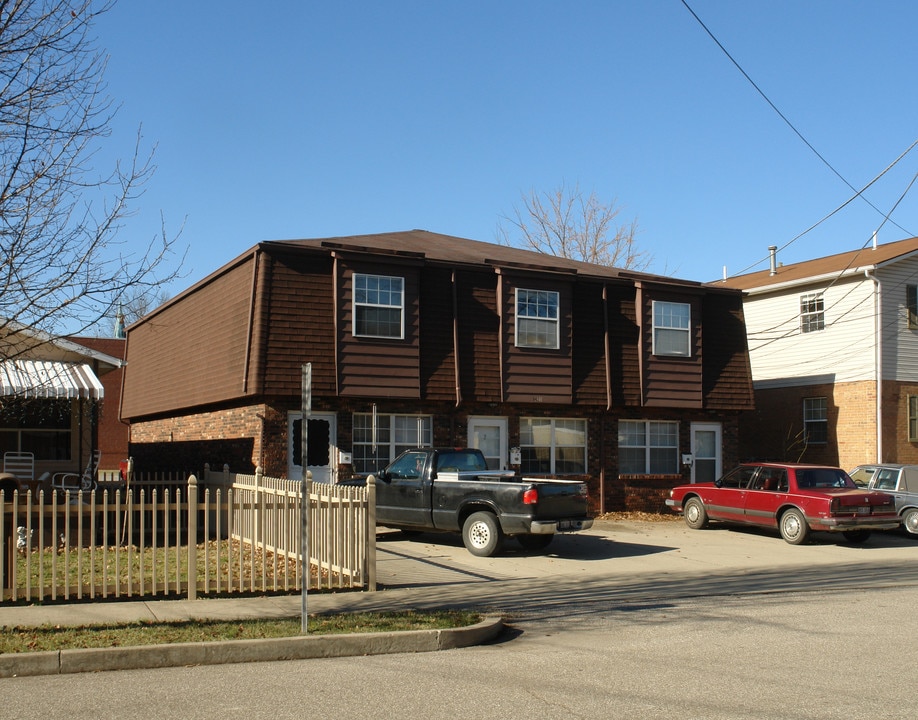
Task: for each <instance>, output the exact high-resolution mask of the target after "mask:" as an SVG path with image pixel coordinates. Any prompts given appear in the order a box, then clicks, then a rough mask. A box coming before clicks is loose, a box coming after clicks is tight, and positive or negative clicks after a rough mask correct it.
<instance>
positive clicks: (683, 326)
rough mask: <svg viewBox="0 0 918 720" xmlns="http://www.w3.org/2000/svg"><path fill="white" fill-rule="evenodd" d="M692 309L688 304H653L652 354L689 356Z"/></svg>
mask: <svg viewBox="0 0 918 720" xmlns="http://www.w3.org/2000/svg"><path fill="white" fill-rule="evenodd" d="M691 324H692V307H691V305H689V304H688V303H675V302H661V301H658V300H654V302H653V354H654V355H672V356H676V357H689V356H690V355H691V345H690V340H691V331H690V328H691Z"/></svg>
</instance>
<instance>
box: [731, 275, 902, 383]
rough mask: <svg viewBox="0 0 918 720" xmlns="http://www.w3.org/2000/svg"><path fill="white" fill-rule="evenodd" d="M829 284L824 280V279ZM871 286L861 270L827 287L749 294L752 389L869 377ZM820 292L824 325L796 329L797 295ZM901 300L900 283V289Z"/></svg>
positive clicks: (746, 308) (872, 350) (872, 354)
mask: <svg viewBox="0 0 918 720" xmlns="http://www.w3.org/2000/svg"><path fill="white" fill-rule="evenodd" d="M826 285H828V282H826ZM873 288H874V286H873V281H872V280H870V279H869V278H865V277H864V276H863V275H858V276H855V277H854V278H846V279H842V280H840V281H838V282H836V283H835V284H834V285H832V286H831V287H824V286H822V287H815V286H797V287H790V288H785V289H783V290H780V291H777V292H775V293H769V294H751V295H749V296H748V297H747V298H746V300H745V302H744V303H743V311H744V314H745V316H746V331H747V335H748V340H749V359H750V362H751V365H752V379H753V381H754V383H755V386H756V388H767V387H785V386H791V385H813V384H820V383H832V382H854V381H859V380H873V379H874V377H875V372H874V368H875V359H874V358H875V348H874V342H873V337H874V289H873ZM814 292H821V293H822V297H823V307H824V318H825V328H824V329H823V330H820V331H819V332H810V333H803V332H801V330H800V298H801V296H802V295H805V294H807V293H814ZM900 294H901V295H902V298H903V299H902V301H901V302H904V298H905V291H904V288H903V290H902V292H901V293H900Z"/></svg>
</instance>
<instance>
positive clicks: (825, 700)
mask: <svg viewBox="0 0 918 720" xmlns="http://www.w3.org/2000/svg"><path fill="white" fill-rule="evenodd" d="M435 540H436V541H437V542H434V541H435ZM379 552H380V577H381V578H385V581H384V582H385V585H386V589H385V590H382V591H380V592H378V593H337V594H334V595H328V596H323V595H315V596H314V597H312V598H310V603H311V605H312V606H313V609H314V610H316V611H321V610H322V609H323V608H322V607H320V606H324V607H326V608H328V609H338V610H343V609H348V608H354V609H371V608H374V607H379V608H383V607H387V608H391V607H434V606H436V607H443V606H466V607H479V608H482V609H486V610H491V611H499V612H501V613H502V614H503V615H504V616H505V617H506V618H507V620H508V623H509V629H508V631H507V632H506V633H505V634H504V635H503V636H502V637H501V638H499V639H498V640H497V641H496V642H493V643H490V644H486V645H482V646H478V647H471V648H464V649H458V650H449V651H444V652H432V653H423V654H394V655H379V656H372V657H351V658H335V659H315V660H301V661H286V662H260V663H249V664H245V665H224V666H201V667H183V668H165V669H159V670H130V671H121V672H116V673H90V674H80V675H70V676H63V675H59V676H52V677H31V678H29V677H27V678H9V679H4V680H0V690H2V692H3V698H4V702H3V704H2V706H0V717H4V718H5V717H9V718H33V717H34V718H39V717H41V718H47V717H64V716H66V717H72V718H94V719H100V720H101V719H104V718H114V717H120V716H123V715H124V714H125V712H130V713H131V714H137V715H140V716H143V717H147V718H174V717H183V718H188V719H189V720H191V719H194V718H212V717H220V718H237V717H238V718H243V717H244V718H269V717H270V718H275V719H276V718H288V717H290V718H294V717H304V716H324V717H329V718H353V717H377V718H390V717H391V718H395V717H398V718H401V719H403V720H404V719H410V718H425V720H426V719H431V718H456V717H463V716H469V715H470V714H473V713H474V714H475V715H486V716H490V717H503V718H544V717H552V718H554V717H608V718H659V717H687V718H718V719H719V718H827V719H831V720H834V719H835V718H849V719H851V718H900V717H903V716H905V715H907V714H909V713H910V708H911V705H912V703H913V688H912V684H911V683H910V682H907V681H905V682H903V681H901V678H900V679H899V681H896V680H895V678H894V675H895V674H896V673H897V672H898V673H900V674H904V676H905V677H908V676H909V673H910V672H911V668H914V667H915V666H916V665H918V651H916V649H915V648H914V643H913V641H912V639H913V638H914V637H915V636H916V631H918V619H916V617H915V613H913V612H912V611H911V608H912V605H913V604H914V599H915V592H916V586H918V570H916V567H918V563H916V562H915V559H916V553H918V542H915V541H913V540H911V539H910V538H907V537H905V536H903V535H901V534H882V535H877V536H875V537H873V538H871V540H869V541H868V542H867V543H866V544H864V545H861V546H852V545H849V544H847V543H846V542H845V541H844V540H843V539H841V538H836V537H835V536H830V535H819V534H817V535H816V536H815V537H814V541H813V542H812V543H809V544H807V545H804V546H800V547H797V546H790V545H788V544H786V543H784V542H783V541H782V540H781V539H780V537H778V535H777V533H776V532H766V531H757V530H756V531H750V530H742V529H727V528H725V527H715V528H712V529H709V530H705V531H690V530H688V529H687V528H686V527H685V526H684V524H682V523H681V522H670V523H609V522H600V523H598V524H597V527H595V528H594V529H593V530H591V531H589V532H588V533H582V534H579V535H571V536H566V537H562V538H559V539H558V540H557V542H556V544H555V545H553V546H552V548H551V552H550V553H548V554H546V555H526V554H525V553H523V552H522V551H516V550H515V549H514V548H513V546H512V544H511V545H508V548H507V551H506V552H505V553H504V554H503V555H501V556H500V557H496V558H475V557H473V556H471V555H469V554H468V553H467V552H466V551H465V550H464V548H462V547H461V545H460V544H459V543H458V541H457V540H454V539H450V538H446V537H436V538H435V537H433V536H422V537H421V538H419V539H416V540H411V541H408V540H404V539H402V538H401V537H400V536H398V535H396V534H388V533H384V534H382V535H381V536H380V545H379ZM275 601H276V599H272V600H271V604H270V605H269V607H271V608H272V611H273V609H274V608H275V605H274V604H273V603H274V602H275ZM292 601H294V602H298V601H297V600H296V599H295V598H294V599H292ZM210 602H212V601H198V603H210ZM154 607H156V608H157V611H159V612H161V611H162V610H161V609H159V607H158V606H155V604H154ZM215 607H216V606H215ZM221 607H224V608H225V607H226V606H221Z"/></svg>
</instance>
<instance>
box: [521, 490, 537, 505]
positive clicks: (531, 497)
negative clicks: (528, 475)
mask: <svg viewBox="0 0 918 720" xmlns="http://www.w3.org/2000/svg"><path fill="white" fill-rule="evenodd" d="M537 502H539V491H538V489H537V488H534V487H533V488H529V489H528V490H526V491H525V492H524V493H523V505H535V504H536V503H537Z"/></svg>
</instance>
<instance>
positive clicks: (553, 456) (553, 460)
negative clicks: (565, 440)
mask: <svg viewBox="0 0 918 720" xmlns="http://www.w3.org/2000/svg"><path fill="white" fill-rule="evenodd" d="M532 420H548V421H550V422H551V444H550V445H549V446H548V448H549V458H550V459H549V465H550V470H549V471H548V474H549V475H585V474H587V473H588V472H589V467H588V465H587V461H588V455H587V450H588V447H589V443H590V423H589V421H588V420H587V419H586V418H543V417H521V418H520V425H521V426H522V424H523V423H524V422H526V421H532ZM567 421H575V422H582V423H583V445H563V444H561V443H559V442H558V441H557V435H556V433H555V428H556V424H557V423H558V422H567ZM521 435H522V433H521ZM520 447H521V448H526V447H535V448H540V447H545V445H526V444H524V443H523V442H522V438H521V439H520ZM558 448H582V449H583V471H582V472H577V473H560V472H557V449H558ZM531 474H538V473H531Z"/></svg>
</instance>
